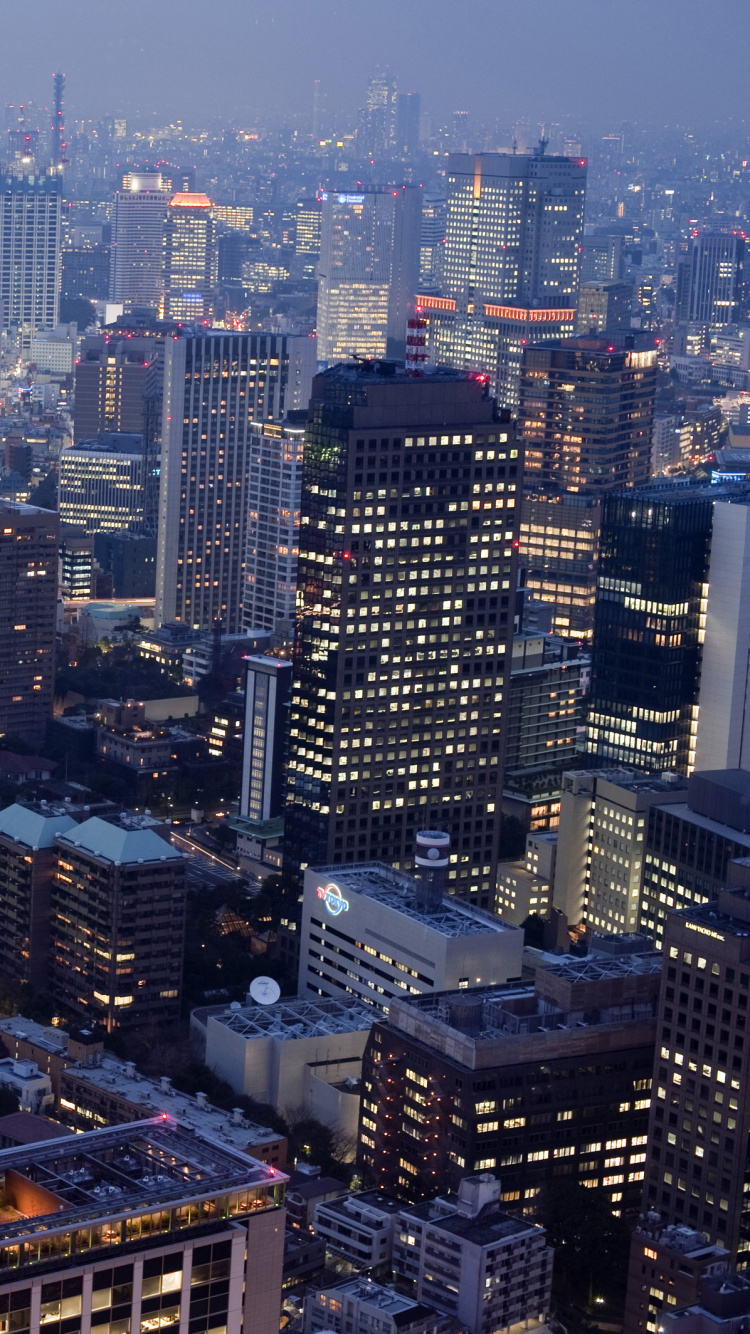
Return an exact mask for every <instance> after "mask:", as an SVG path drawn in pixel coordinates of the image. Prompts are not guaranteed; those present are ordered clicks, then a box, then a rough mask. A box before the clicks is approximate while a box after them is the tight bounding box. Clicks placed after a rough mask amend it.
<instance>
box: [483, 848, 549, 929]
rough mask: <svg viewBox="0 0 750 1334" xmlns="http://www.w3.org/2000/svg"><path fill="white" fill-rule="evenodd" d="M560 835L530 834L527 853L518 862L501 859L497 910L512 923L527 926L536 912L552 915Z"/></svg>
mask: <svg viewBox="0 0 750 1334" xmlns="http://www.w3.org/2000/svg"><path fill="white" fill-rule="evenodd" d="M556 858H557V834H550V833H542V834H539V833H534V834H527V835H526V851H525V855H524V856H523V857H522V858H520V859H519V860H518V861H515V862H499V863H498V867H497V894H496V895H495V912H496V913H497V915H498V917H502V919H503V921H504V922H509V923H510V924H511V925H512V926H523V923H524V922H525V921H526V919H527V917H529V916H530V915H531V914H532V913H533V914H534V915H535V916H537V917H548V916H549V914H550V909H551V907H552V888H553V885H554V883H555V861H556Z"/></svg>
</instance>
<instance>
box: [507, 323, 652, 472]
mask: <svg viewBox="0 0 750 1334" xmlns="http://www.w3.org/2000/svg"><path fill="white" fill-rule="evenodd" d="M656 360H657V349H656V346H655V343H654V339H653V338H649V337H648V336H646V337H645V338H643V337H642V338H640V340H638V341H637V336H636V335H635V334H625V335H620V337H619V338H617V337H616V336H615V335H614V334H613V335H612V336H611V337H610V338H596V337H593V338H588V337H586V338H567V339H563V340H560V341H559V342H557V341H556V342H554V343H547V344H544V345H541V346H537V345H536V344H535V345H532V346H530V347H527V348H526V350H525V352H524V357H523V366H522V370H521V409H520V415H521V420H522V425H523V438H524V443H525V446H526V482H527V485H529V484H533V483H534V482H540V483H541V484H542V485H543V486H549V485H555V486H558V487H560V488H561V489H562V490H564V491H572V492H579V491H583V492H586V491H588V492H595V491H596V492H600V493H601V492H604V491H611V490H612V489H613V488H615V487H623V486H627V487H632V486H639V485H641V484H643V483H645V482H647V481H648V479H649V475H650V468H651V436H652V432H653V413H654V396H655V393H656Z"/></svg>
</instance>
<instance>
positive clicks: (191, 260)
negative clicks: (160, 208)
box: [162, 193, 217, 323]
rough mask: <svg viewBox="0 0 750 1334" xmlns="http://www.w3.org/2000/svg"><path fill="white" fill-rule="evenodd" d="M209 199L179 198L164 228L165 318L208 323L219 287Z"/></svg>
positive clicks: (171, 206)
mask: <svg viewBox="0 0 750 1334" xmlns="http://www.w3.org/2000/svg"><path fill="white" fill-rule="evenodd" d="M211 209H212V204H211V200H210V199H209V197H208V195H202V194H185V193H183V194H176V195H174V196H173V198H172V199H170V201H169V208H168V209H167V217H166V222H165V225H164V304H163V311H162V314H163V318H164V319H167V320H178V321H185V322H186V323H194V322H195V321H196V320H199V321H201V322H203V323H205V322H207V321H208V320H209V319H210V317H211V311H212V308H213V289H214V287H215V286H216V277H217V275H216V268H215V246H214V231H213V229H214V224H213V218H212V215H211Z"/></svg>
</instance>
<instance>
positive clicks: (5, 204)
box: [0, 171, 63, 350]
mask: <svg viewBox="0 0 750 1334" xmlns="http://www.w3.org/2000/svg"><path fill="white" fill-rule="evenodd" d="M62 206H63V201H62V175H61V173H60V172H59V171H53V172H48V173H47V174H46V175H35V174H33V171H32V174H30V175H23V176H21V175H11V174H6V175H5V176H3V178H2V181H0V315H1V316H2V327H3V329H11V328H17V329H18V331H19V335H20V339H21V347H22V348H24V349H25V350H28V349H29V348H30V347H31V343H32V340H33V338H34V334H35V333H36V331H37V329H53V328H54V327H55V325H57V324H58V323H59V309H60V237H61V226H62Z"/></svg>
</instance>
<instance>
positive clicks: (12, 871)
mask: <svg viewBox="0 0 750 1334" xmlns="http://www.w3.org/2000/svg"><path fill="white" fill-rule="evenodd" d="M75 824H76V821H75V820H74V819H73V817H72V816H71V815H69V814H63V813H62V811H61V810H57V809H55V808H52V807H47V806H46V804H45V805H44V806H42V805H39V806H36V805H20V804H19V803H15V804H14V805H12V806H6V807H5V809H4V810H2V811H0V971H2V972H3V973H4V974H5V976H6V977H7V978H12V979H13V980H14V981H16V982H21V983H27V984H28V985H29V986H30V987H32V989H33V990H34V991H45V990H46V987H47V983H48V979H49V960H50V895H51V892H52V884H53V881H54V878H55V873H56V869H57V845H56V843H55V836H56V835H57V834H59V833H64V832H65V831H66V830H68V829H72V828H73V827H74V826H75Z"/></svg>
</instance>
